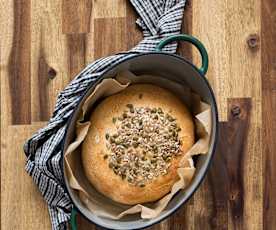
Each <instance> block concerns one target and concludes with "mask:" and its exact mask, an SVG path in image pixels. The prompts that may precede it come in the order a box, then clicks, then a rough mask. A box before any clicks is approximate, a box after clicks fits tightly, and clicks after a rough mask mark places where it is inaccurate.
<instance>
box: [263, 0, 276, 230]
mask: <svg viewBox="0 0 276 230" xmlns="http://www.w3.org/2000/svg"><path fill="white" fill-rule="evenodd" d="M261 10H262V28H261V29H262V30H261V49H262V60H261V61H262V68H261V71H262V120H263V125H262V141H263V143H264V144H263V165H262V166H263V172H264V173H263V180H264V183H263V186H264V188H263V193H264V196H263V229H264V230H272V229H274V228H275V227H274V226H275V225H276V197H275V193H276V176H275V175H276V168H275V165H276V141H275V136H276V118H275V114H276V80H275V76H276V58H275V53H276V45H275V38H276V2H275V1H273V0H266V1H262V7H261Z"/></svg>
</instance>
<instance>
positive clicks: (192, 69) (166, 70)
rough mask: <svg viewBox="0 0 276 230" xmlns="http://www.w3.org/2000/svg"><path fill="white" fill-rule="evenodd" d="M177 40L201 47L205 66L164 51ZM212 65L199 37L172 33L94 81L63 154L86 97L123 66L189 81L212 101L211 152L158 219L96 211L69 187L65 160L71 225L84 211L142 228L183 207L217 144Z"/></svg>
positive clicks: (115, 224) (102, 222)
mask: <svg viewBox="0 0 276 230" xmlns="http://www.w3.org/2000/svg"><path fill="white" fill-rule="evenodd" d="M174 41H186V42H189V43H192V44H193V45H194V46H196V48H197V49H198V50H199V52H200V54H201V58H202V66H201V67H200V68H197V67H196V66H194V65H193V64H192V63H190V62H189V61H187V60H185V59H184V58H183V57H180V56H178V55H175V54H168V53H164V52H162V48H163V47H164V46H166V45H167V44H168V43H170V42H174ZM207 69H208V55H207V52H206V49H205V48H204V46H203V44H202V43H201V42H200V41H199V40H197V39H196V38H195V37H192V36H190V35H186V34H181V35H175V36H171V37H169V38H166V39H164V40H162V41H161V42H160V43H159V44H158V46H157V47H156V51H155V52H150V53H142V54H136V55H133V56H131V57H128V58H125V59H123V60H122V61H121V62H119V63H117V64H115V65H113V66H111V67H110V68H109V69H107V70H106V71H105V72H104V73H103V74H102V76H101V77H100V78H99V80H98V81H97V82H96V83H93V84H91V86H90V87H89V88H88V90H87V91H86V93H85V94H84V96H83V97H82V99H81V101H80V103H79V105H78V106H77V108H76V109H75V111H74V113H73V114H72V116H71V118H70V122H69V124H68V127H67V131H66V135H65V140H64V144H63V154H64V151H65V150H66V149H67V147H68V145H69V143H70V141H71V140H72V138H73V136H74V124H75V122H76V119H77V115H78V113H79V111H80V108H81V105H82V103H83V102H84V100H85V99H86V98H87V97H88V96H89V95H90V93H91V92H92V91H93V90H94V88H95V86H96V85H97V84H98V83H99V82H100V81H101V80H102V79H105V78H111V77H114V76H115V75H116V74H117V73H118V72H120V71H123V70H130V71H131V72H133V73H136V74H143V73H147V74H152V75H157V76H160V78H167V79H169V80H173V81H177V82H179V83H182V84H185V85H188V86H189V87H190V88H191V89H192V90H193V91H194V92H196V93H197V94H199V95H200V96H201V99H202V100H203V101H205V102H207V103H208V104H209V105H211V110H212V134H211V140H210V148H209V152H208V153H207V154H205V155H200V156H199V157H198V160H197V163H196V173H195V176H194V178H193V180H192V182H191V183H190V185H189V187H188V188H186V189H185V190H181V191H179V192H178V193H177V194H176V195H175V196H174V198H173V199H172V200H171V201H170V203H169V204H168V206H167V207H166V209H165V210H164V211H163V212H162V213H161V214H160V215H159V216H158V217H156V218H154V219H148V220H145V219H139V218H137V217H136V218H135V217H124V218H122V219H120V220H111V219H106V218H102V217H98V216H95V215H93V213H91V212H90V211H89V210H88V209H87V208H86V207H85V206H84V205H83V204H82V203H81V202H80V200H79V199H78V197H77V196H76V193H75V192H74V191H73V190H72V189H71V188H70V187H69V184H68V181H67V179H66V175H65V168H64V164H63V173H64V179H65V186H66V189H67V191H68V193H69V196H70V198H71V199H72V202H73V204H74V208H73V210H72V215H71V227H72V229H74V230H76V229H77V226H76V213H77V212H78V213H81V214H82V215H83V216H84V217H86V218H87V219H88V220H89V221H91V222H92V223H94V224H96V225H98V226H101V227H103V228H105V229H118V230H126V229H142V228H146V227H149V226H151V225H153V224H156V223H158V222H160V221H162V220H164V219H165V218H167V217H168V216H170V215H171V214H172V213H174V212H175V211H176V210H177V209H179V208H180V207H181V205H183V204H184V203H185V202H186V201H187V200H188V199H189V198H190V197H191V196H192V195H193V193H194V192H195V191H196V190H197V188H198V187H199V185H200V183H201V181H202V180H203V178H204V176H205V175H206V173H207V170H208V167H209V165H210V162H211V160H212V157H213V154H214V151H215V146H216V142H217V136H218V112H217V105H216V101H215V97H214V93H213V90H212V88H211V87H210V85H209V83H208V81H207V79H206V78H205V74H206V72H207Z"/></svg>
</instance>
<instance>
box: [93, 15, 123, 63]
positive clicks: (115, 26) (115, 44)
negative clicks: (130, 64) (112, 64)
mask: <svg viewBox="0 0 276 230" xmlns="http://www.w3.org/2000/svg"><path fill="white" fill-rule="evenodd" d="M94 23H95V24H94V25H95V31H94V58H95V59H98V58H101V57H106V56H110V55H112V54H116V53H119V52H122V51H126V50H127V35H126V32H125V28H126V20H125V18H104V19H103V18H96V19H95V21H94Z"/></svg>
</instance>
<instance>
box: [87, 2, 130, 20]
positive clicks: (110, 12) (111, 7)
mask: <svg viewBox="0 0 276 230" xmlns="http://www.w3.org/2000/svg"><path fill="white" fill-rule="evenodd" d="M92 8H93V10H92V14H93V16H94V18H121V17H125V16H126V1H125V0H104V1H101V0H94V1H93V7H92Z"/></svg>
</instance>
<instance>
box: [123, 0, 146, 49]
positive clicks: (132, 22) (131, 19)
mask: <svg viewBox="0 0 276 230" xmlns="http://www.w3.org/2000/svg"><path fill="white" fill-rule="evenodd" d="M126 6H127V7H126V19H125V20H126V27H125V33H126V37H127V42H126V43H127V47H126V49H127V50H130V49H132V48H133V47H135V46H136V45H137V44H138V43H139V42H140V41H142V39H143V34H142V30H141V29H140V28H139V27H138V26H137V25H136V20H137V18H138V17H139V16H138V14H137V12H136V11H135V9H134V8H133V7H132V5H131V3H130V1H127V2H126Z"/></svg>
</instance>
